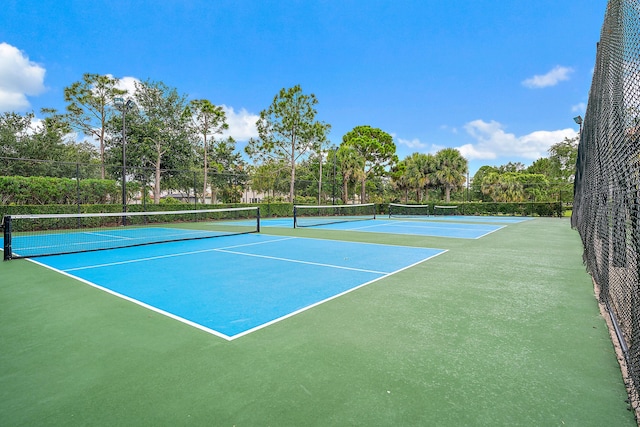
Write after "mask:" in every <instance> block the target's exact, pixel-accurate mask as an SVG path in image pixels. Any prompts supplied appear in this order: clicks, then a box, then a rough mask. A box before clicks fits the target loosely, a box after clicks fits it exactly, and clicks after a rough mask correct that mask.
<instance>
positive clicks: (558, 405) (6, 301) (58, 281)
mask: <svg viewBox="0 0 640 427" xmlns="http://www.w3.org/2000/svg"><path fill="white" fill-rule="evenodd" d="M376 221H378V220H376ZM288 223H289V225H288V226H285V227H267V228H264V229H263V230H262V231H261V233H251V234H240V235H235V236H224V237H218V238H213V239H204V240H193V241H179V242H172V243H163V244H159V245H147V246H136V247H130V248H120V249H113V250H105V251H97V252H86V253H80V254H67V255H56V256H48V257H41V258H36V260H37V262H34V261H30V260H24V259H17V260H12V261H7V262H2V263H0V277H1V278H2V286H0V301H2V310H0V343H2V347H3V351H2V352H0V390H2V399H0V414H2V415H1V416H0V417H1V419H2V421H3V424H4V425H251V426H253V425H287V426H293V425H318V426H343V425H363V426H365V425H367V426H369V425H385V426H386V425H394V426H396V425H411V426H423V425H452V426H454V425H455V426H457V425H616V426H632V425H636V424H635V420H634V418H633V415H632V413H631V412H629V411H627V409H626V408H627V404H626V403H625V401H624V400H625V399H626V398H627V394H626V391H625V388H624V383H623V381H622V378H621V375H620V368H619V366H618V363H617V360H616V355H615V353H614V351H613V349H612V346H611V339H610V337H609V335H608V330H607V327H606V325H605V323H604V320H603V318H602V317H601V316H600V314H599V311H598V306H597V302H596V300H595V298H594V296H593V286H592V283H591V280H590V277H589V275H588V274H587V273H586V272H585V269H584V266H583V264H582V259H581V251H580V238H579V236H578V234H577V233H576V232H575V231H573V230H571V228H570V227H569V222H568V221H567V220H566V219H561V218H536V219H533V220H530V221H522V222H519V223H514V224H508V225H507V226H506V227H503V228H501V229H500V230H499V232H493V233H490V234H488V235H486V236H485V237H483V238H481V239H467V238H465V239H456V238H448V237H438V236H423V235H417V234H396V233H365V232H362V233H356V232H353V233H345V232H344V231H343V230H338V229H331V228H327V227H311V228H300V229H293V228H292V227H291V225H290V224H291V223H290V221H288ZM374 223H375V222H374ZM361 224H363V222H362V221H358V222H352V223H350V224H349V225H351V226H354V225H361ZM494 225H495V224H494ZM201 226H203V227H207V226H208V225H207V223H206V222H205V223H204V224H202V225H201ZM162 228H166V226H163V227H162ZM185 228H186V227H185ZM59 234H71V233H59ZM429 248H438V249H429ZM44 263H46V264H48V265H50V266H47V267H45V266H44ZM61 272H63V274H61ZM78 279H79V280H78ZM89 283H90V284H91V285H92V286H89V285H88V284H89ZM354 289H357V290H356V291H353V290H354ZM113 294H117V295H118V296H123V297H124V298H121V297H116V296H115V295H113ZM133 302H135V303H133ZM309 308H311V309H309ZM178 320H180V321H178ZM278 320H281V321H278ZM265 326H267V327H265ZM249 332H251V333H249ZM212 334H213V335H212Z"/></svg>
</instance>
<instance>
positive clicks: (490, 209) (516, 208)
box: [457, 202, 563, 217]
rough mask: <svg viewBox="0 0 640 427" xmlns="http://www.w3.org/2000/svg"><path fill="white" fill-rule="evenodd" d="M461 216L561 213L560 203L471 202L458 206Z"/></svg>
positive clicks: (560, 214)
mask: <svg viewBox="0 0 640 427" xmlns="http://www.w3.org/2000/svg"><path fill="white" fill-rule="evenodd" d="M457 206H458V210H459V212H460V213H461V214H463V215H516V216H557V217H561V216H562V213H563V207H562V202H545V203H535V202H519V203H499V202H477V203H475V202H472V203H462V204H458V205H457Z"/></svg>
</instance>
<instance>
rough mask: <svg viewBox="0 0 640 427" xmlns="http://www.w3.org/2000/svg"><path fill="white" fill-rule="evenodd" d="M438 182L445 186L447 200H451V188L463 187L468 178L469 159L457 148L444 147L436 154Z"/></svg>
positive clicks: (436, 176)
mask: <svg viewBox="0 0 640 427" xmlns="http://www.w3.org/2000/svg"><path fill="white" fill-rule="evenodd" d="M435 161H436V172H435V178H436V180H437V182H438V183H439V184H440V185H442V186H443V187H444V194H445V200H446V202H447V203H448V202H449V201H450V200H451V190H457V189H458V188H462V185H463V184H464V183H465V180H466V177H465V175H466V173H467V159H465V158H464V157H462V154H460V152H459V151H458V150H457V149H455V148H444V149H442V150H440V151H438V152H437V153H436V155H435Z"/></svg>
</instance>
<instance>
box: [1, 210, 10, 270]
mask: <svg viewBox="0 0 640 427" xmlns="http://www.w3.org/2000/svg"><path fill="white" fill-rule="evenodd" d="M2 227H3V229H4V245H3V249H4V257H3V258H4V260H5V261H8V260H10V259H11V216H10V215H6V216H5V217H4V219H3V220H2Z"/></svg>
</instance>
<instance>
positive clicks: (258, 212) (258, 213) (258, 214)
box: [256, 206, 260, 233]
mask: <svg viewBox="0 0 640 427" xmlns="http://www.w3.org/2000/svg"><path fill="white" fill-rule="evenodd" d="M256 216H257V222H258V228H257V230H256V231H257V232H258V233H259V232H260V206H258V208H257V211H256Z"/></svg>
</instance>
